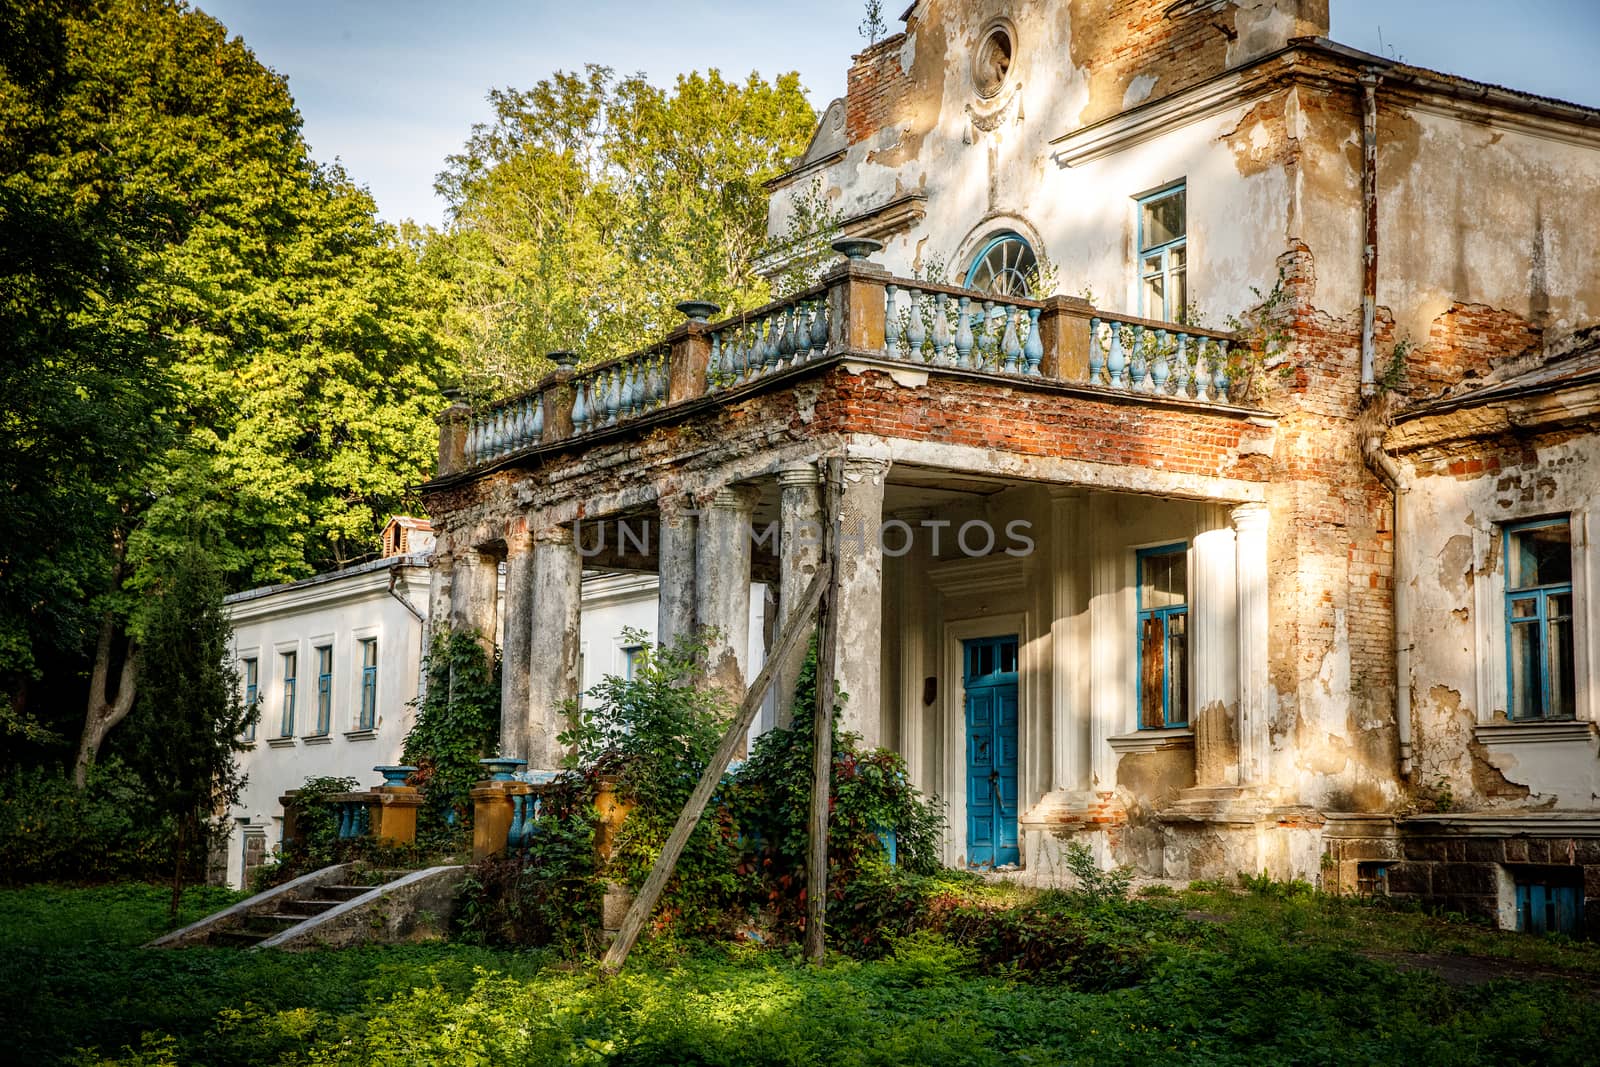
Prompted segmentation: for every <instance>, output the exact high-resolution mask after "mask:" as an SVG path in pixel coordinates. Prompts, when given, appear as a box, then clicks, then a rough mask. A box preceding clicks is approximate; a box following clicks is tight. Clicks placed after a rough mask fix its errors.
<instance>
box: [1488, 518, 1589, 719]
mask: <svg viewBox="0 0 1600 1067" xmlns="http://www.w3.org/2000/svg"><path fill="white" fill-rule="evenodd" d="M1505 559H1506V696H1507V708H1506V714H1507V717H1508V718H1510V719H1511V720H1512V721H1513V722H1530V721H1543V720H1550V719H1571V718H1574V717H1576V710H1577V708H1576V701H1575V699H1574V693H1575V685H1574V683H1575V680H1576V679H1575V674H1574V671H1573V664H1572V651H1573V649H1572V527H1571V525H1570V524H1569V523H1568V522H1567V520H1566V519H1540V520H1537V521H1534V522H1521V523H1517V524H1515V525H1512V526H1507V527H1505Z"/></svg>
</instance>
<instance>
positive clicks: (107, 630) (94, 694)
mask: <svg viewBox="0 0 1600 1067" xmlns="http://www.w3.org/2000/svg"><path fill="white" fill-rule="evenodd" d="M126 551H127V539H126V538H125V537H124V536H123V533H122V531H121V530H117V531H115V532H114V533H113V534H112V537H111V558H112V564H111V591H112V592H113V593H115V592H116V591H117V590H119V589H121V588H122V564H123V558H124V554H125V553H126ZM116 636H117V618H116V616H115V615H113V614H112V613H111V611H110V610H107V611H106V613H105V614H104V615H102V616H101V617H100V635H99V637H98V638H96V640H95V644H94V667H93V669H92V670H91V671H90V672H89V699H88V701H87V706H86V707H85V708H84V711H83V736H82V737H80V738H79V739H78V757H77V759H76V760H74V761H73V764H72V780H73V781H74V782H76V783H77V786H78V788H79V789H82V788H83V787H84V785H85V784H87V783H88V781H89V767H90V766H91V765H92V764H93V763H94V761H95V758H96V757H97V756H99V755H100V745H101V744H102V743H103V742H104V741H105V739H106V734H108V733H110V732H111V728H112V727H113V726H115V725H117V723H119V722H121V721H122V720H123V719H126V718H127V717H128V712H130V711H132V710H133V698H134V694H135V692H136V691H137V685H138V680H139V649H138V646H136V645H135V644H134V643H133V642H132V641H129V642H128V652H127V654H126V655H125V656H123V658H122V673H121V674H120V675H119V676H118V677H117V695H116V696H115V697H111V696H108V695H107V694H106V680H107V678H108V677H109V676H110V674H111V651H112V648H113V647H114V646H115V644H116Z"/></svg>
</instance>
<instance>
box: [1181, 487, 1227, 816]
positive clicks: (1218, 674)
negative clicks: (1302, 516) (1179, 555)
mask: <svg viewBox="0 0 1600 1067" xmlns="http://www.w3.org/2000/svg"><path fill="white" fill-rule="evenodd" d="M1205 510H1206V511H1207V512H1211V513H1212V514H1211V516H1210V519H1209V521H1208V524H1207V528H1206V529H1204V530H1202V531H1200V532H1199V533H1198V534H1196V535H1195V539H1194V550H1193V552H1192V553H1191V554H1190V557H1191V561H1192V568H1191V573H1192V575H1193V577H1192V579H1191V581H1190V585H1191V591H1192V593H1193V596H1194V602H1193V604H1192V605H1191V606H1190V609H1189V612H1190V620H1191V621H1190V627H1189V664H1190V668H1189V670H1190V675H1189V678H1190V691H1189V722H1190V725H1191V726H1192V727H1193V728H1194V749H1195V751H1194V764H1195V784H1196V785H1200V786H1220V785H1238V784H1239V749H1238V743H1237V740H1236V736H1235V735H1236V733H1237V731H1236V729H1235V723H1236V721H1237V718H1236V717H1237V712H1236V710H1235V709H1236V705H1237V703H1238V700H1239V655H1238V651H1237V649H1238V647H1239V626H1238V605H1239V598H1238V593H1237V588H1238V583H1237V581H1236V580H1235V577H1234V569H1235V568H1234V558H1235V553H1236V552H1237V549H1236V548H1235V547H1234V536H1233V530H1232V528H1231V527H1229V526H1228V525H1227V524H1226V523H1227V519H1226V517H1225V515H1224V514H1223V513H1222V509H1221V508H1220V507H1216V508H1207V509H1205Z"/></svg>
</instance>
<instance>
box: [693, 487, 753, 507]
mask: <svg viewBox="0 0 1600 1067" xmlns="http://www.w3.org/2000/svg"><path fill="white" fill-rule="evenodd" d="M759 499H761V490H760V489H758V488H757V487H756V486H753V485H725V486H723V487H722V488H720V489H716V490H713V491H712V492H711V493H709V494H707V499H706V503H707V504H708V505H709V506H710V507H713V508H726V509H728V510H729V511H748V510H750V509H751V508H753V507H755V506H756V501H757V500H759Z"/></svg>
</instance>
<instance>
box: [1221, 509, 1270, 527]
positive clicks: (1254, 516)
mask: <svg viewBox="0 0 1600 1067" xmlns="http://www.w3.org/2000/svg"><path fill="white" fill-rule="evenodd" d="M1271 516H1272V511H1271V509H1270V508H1268V507H1267V505H1265V504H1256V503H1250V504H1238V505H1235V506H1234V507H1233V508H1232V509H1231V510H1230V511H1229V512H1228V517H1229V518H1230V519H1232V520H1233V528H1234V529H1235V530H1238V531H1239V532H1240V533H1247V532H1249V533H1253V532H1257V531H1261V530H1265V529H1266V528H1267V522H1268V520H1269V519H1270V518H1271Z"/></svg>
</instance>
